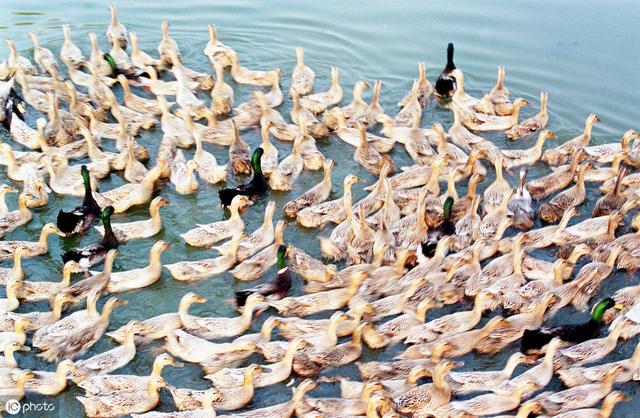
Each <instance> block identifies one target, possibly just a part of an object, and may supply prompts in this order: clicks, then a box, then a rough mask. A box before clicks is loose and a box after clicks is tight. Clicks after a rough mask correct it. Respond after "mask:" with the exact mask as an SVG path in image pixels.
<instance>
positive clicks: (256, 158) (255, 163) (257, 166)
mask: <svg viewBox="0 0 640 418" xmlns="http://www.w3.org/2000/svg"><path fill="white" fill-rule="evenodd" d="M262 154H264V150H263V149H262V148H261V147H258V148H256V150H255V151H253V155H252V156H251V168H252V169H253V172H254V173H260V174H261V173H262V164H261V161H262Z"/></svg>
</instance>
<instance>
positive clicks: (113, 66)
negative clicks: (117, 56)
mask: <svg viewBox="0 0 640 418" xmlns="http://www.w3.org/2000/svg"><path fill="white" fill-rule="evenodd" d="M102 58H104V59H105V61H107V64H109V67H110V68H111V71H113V72H114V73H115V72H116V71H117V70H118V66H117V65H116V60H114V59H113V57H112V56H111V54H108V53H107V54H104V55H103V56H102Z"/></svg>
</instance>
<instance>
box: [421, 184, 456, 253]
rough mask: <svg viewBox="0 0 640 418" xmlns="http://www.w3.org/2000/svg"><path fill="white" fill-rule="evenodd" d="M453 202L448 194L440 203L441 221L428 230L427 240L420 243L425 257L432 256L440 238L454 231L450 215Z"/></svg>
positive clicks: (454, 226)
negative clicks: (441, 203)
mask: <svg viewBox="0 0 640 418" xmlns="http://www.w3.org/2000/svg"><path fill="white" fill-rule="evenodd" d="M453 204H454V199H453V197H451V196H449V197H447V198H446V199H445V201H444V204H443V205H442V222H441V223H440V224H439V225H438V226H436V227H435V228H431V229H430V230H429V232H428V234H429V235H428V239H427V241H426V242H423V243H422V246H421V247H422V253H423V254H424V255H425V256H426V257H433V255H434V253H435V249H436V245H437V243H438V242H439V241H440V240H441V239H442V238H444V237H447V236H451V235H454V234H455V233H456V225H455V224H454V223H453V221H452V216H451V214H452V209H453Z"/></svg>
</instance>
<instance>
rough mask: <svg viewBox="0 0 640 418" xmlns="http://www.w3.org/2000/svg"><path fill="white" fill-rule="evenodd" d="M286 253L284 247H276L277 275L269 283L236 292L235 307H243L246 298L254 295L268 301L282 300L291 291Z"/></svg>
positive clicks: (286, 250)
mask: <svg viewBox="0 0 640 418" xmlns="http://www.w3.org/2000/svg"><path fill="white" fill-rule="evenodd" d="M287 252H288V249H287V247H286V246H285V245H281V246H279V247H278V255H277V257H278V261H277V265H278V274H277V275H276V277H275V278H274V279H273V280H272V281H270V282H269V283H262V284H259V285H258V286H256V287H252V288H251V289H246V290H239V291H237V292H236V306H238V307H242V306H244V304H245V302H246V301H247V298H248V297H249V296H250V295H252V294H254V293H257V294H260V295H262V296H264V297H265V298H267V299H269V300H277V299H282V298H283V297H285V296H286V295H287V292H289V289H291V273H290V272H289V269H288V268H287Z"/></svg>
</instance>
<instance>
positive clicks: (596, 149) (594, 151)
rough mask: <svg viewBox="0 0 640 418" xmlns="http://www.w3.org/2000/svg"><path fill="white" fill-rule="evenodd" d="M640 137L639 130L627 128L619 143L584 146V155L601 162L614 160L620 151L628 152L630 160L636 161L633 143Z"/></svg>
mask: <svg viewBox="0 0 640 418" xmlns="http://www.w3.org/2000/svg"><path fill="white" fill-rule="evenodd" d="M636 139H638V131H636V130H635V129H629V130H627V131H626V132H625V133H624V134H623V135H622V139H620V142H619V143H615V142H614V143H609V144H599V145H591V146H588V147H584V148H582V150H583V152H584V154H585V155H584V157H585V158H587V159H589V160H591V161H595V162H597V163H600V164H606V163H611V162H613V159H614V158H615V157H616V156H617V155H618V154H620V153H625V152H626V153H628V155H629V158H630V160H632V161H634V163H633V164H634V165H635V160H636V158H635V155H637V154H636V152H635V151H633V150H632V148H631V146H630V145H631V143H632V141H635V140H636Z"/></svg>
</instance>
